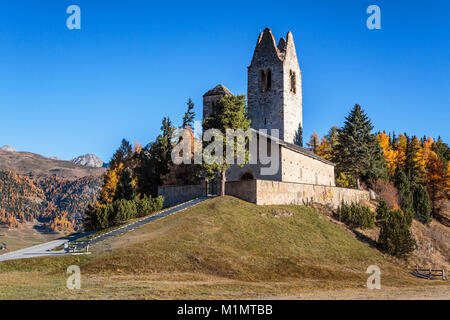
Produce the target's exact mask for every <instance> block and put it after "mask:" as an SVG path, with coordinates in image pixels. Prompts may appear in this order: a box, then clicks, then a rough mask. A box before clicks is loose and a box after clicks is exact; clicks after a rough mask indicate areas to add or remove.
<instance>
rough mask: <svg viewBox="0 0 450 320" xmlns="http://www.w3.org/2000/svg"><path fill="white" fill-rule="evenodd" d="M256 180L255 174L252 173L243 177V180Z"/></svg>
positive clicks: (248, 172) (246, 173) (247, 173)
mask: <svg viewBox="0 0 450 320" xmlns="http://www.w3.org/2000/svg"><path fill="white" fill-rule="evenodd" d="M254 179H255V178H254V177H253V173H251V172H250V171H247V172H245V173H244V174H243V175H242V176H241V180H254Z"/></svg>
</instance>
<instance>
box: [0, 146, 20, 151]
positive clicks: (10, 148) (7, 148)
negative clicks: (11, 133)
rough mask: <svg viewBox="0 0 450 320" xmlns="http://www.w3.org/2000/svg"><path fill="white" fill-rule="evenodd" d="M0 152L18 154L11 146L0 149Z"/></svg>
mask: <svg viewBox="0 0 450 320" xmlns="http://www.w3.org/2000/svg"><path fill="white" fill-rule="evenodd" d="M0 150H3V151H8V152H16V151H17V150H16V149H14V148H13V147H11V146H3V147H1V148H0Z"/></svg>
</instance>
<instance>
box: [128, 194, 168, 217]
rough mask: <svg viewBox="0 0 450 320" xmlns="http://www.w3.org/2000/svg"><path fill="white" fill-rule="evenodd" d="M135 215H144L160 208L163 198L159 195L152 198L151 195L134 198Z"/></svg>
mask: <svg viewBox="0 0 450 320" xmlns="http://www.w3.org/2000/svg"><path fill="white" fill-rule="evenodd" d="M135 201H136V208H137V215H138V216H139V217H143V216H146V215H148V214H150V213H152V212H155V211H158V210H161V208H162V205H163V202H164V198H163V197H161V196H159V197H156V198H152V197H151V196H147V195H144V196H143V197H142V199H138V198H136V199H135Z"/></svg>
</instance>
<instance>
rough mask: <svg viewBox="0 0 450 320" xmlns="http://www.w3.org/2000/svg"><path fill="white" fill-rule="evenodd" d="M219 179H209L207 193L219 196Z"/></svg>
mask: <svg viewBox="0 0 450 320" xmlns="http://www.w3.org/2000/svg"><path fill="white" fill-rule="evenodd" d="M217 183H218V179H217V178H214V179H212V180H209V181H208V183H207V184H206V195H208V196H218V195H219V191H218V190H219V188H218V186H217Z"/></svg>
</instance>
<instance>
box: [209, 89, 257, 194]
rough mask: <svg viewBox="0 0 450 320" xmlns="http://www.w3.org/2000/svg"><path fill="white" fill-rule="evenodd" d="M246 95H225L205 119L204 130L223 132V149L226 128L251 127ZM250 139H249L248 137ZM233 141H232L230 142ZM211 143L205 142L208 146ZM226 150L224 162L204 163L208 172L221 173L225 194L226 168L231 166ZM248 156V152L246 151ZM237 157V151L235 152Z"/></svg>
mask: <svg viewBox="0 0 450 320" xmlns="http://www.w3.org/2000/svg"><path fill="white" fill-rule="evenodd" d="M245 105H246V102H245V95H239V96H233V95H229V96H225V97H223V98H222V99H221V100H219V101H218V102H217V103H216V104H215V105H214V107H213V112H212V115H211V116H209V117H207V118H205V119H203V131H204V132H205V131H206V130H208V129H218V130H220V131H221V132H222V134H223V150H226V145H227V139H226V129H234V130H236V129H241V130H243V131H244V132H245V131H247V130H248V129H249V128H250V120H249V119H248V117H247V110H246V108H245ZM246 140H248V139H246ZM230 143H231V142H230ZM208 144H209V143H206V142H205V143H204V147H206V146H207V145H208ZM236 145H237V144H236V143H233V146H234V149H235V150H236V148H237V146H236ZM225 153H226V152H223V159H222V164H212V165H210V164H206V163H204V164H203V165H202V167H203V169H204V170H205V171H206V172H208V173H210V174H211V173H218V172H220V175H221V182H222V188H221V193H222V194H221V195H225V186H226V174H225V173H226V170H227V169H228V168H229V167H230V164H228V163H227V161H226V160H227V159H226V154H225ZM246 153H247V155H246V156H248V152H246ZM234 156H235V158H236V157H237V153H236V152H235V153H234Z"/></svg>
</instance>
